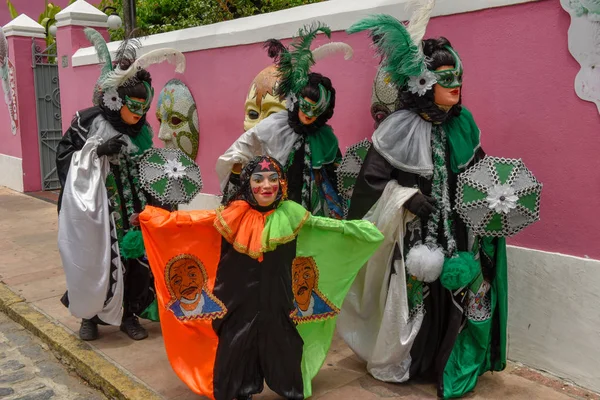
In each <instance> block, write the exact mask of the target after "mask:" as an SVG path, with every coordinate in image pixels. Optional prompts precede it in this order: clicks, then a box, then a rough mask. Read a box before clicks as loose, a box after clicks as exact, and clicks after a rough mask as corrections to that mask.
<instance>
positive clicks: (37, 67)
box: [32, 41, 62, 190]
mask: <svg viewBox="0 0 600 400" xmlns="http://www.w3.org/2000/svg"><path fill="white" fill-rule="evenodd" d="M32 52H33V77H34V84H35V97H36V109H37V123H38V134H39V145H40V166H41V173H42V190H52V189H59V188H60V183H59V181H58V174H57V172H56V148H57V146H58V142H59V141H60V139H61V137H62V125H61V114H60V87H59V85H58V65H57V63H56V60H57V55H56V43H54V44H52V45H50V46H48V47H47V48H46V49H45V50H42V49H41V48H40V47H39V46H37V45H36V44H35V41H34V42H33V45H32Z"/></svg>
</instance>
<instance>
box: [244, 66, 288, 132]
mask: <svg viewBox="0 0 600 400" xmlns="http://www.w3.org/2000/svg"><path fill="white" fill-rule="evenodd" d="M277 78H278V77H277V68H276V67H275V66H274V65H270V66H268V67H267V68H265V69H263V70H262V71H260V72H259V74H258V75H257V76H256V78H254V80H253V81H252V84H251V85H250V91H249V92H248V96H247V97H246V107H245V109H246V116H245V118H244V130H246V131H247V130H248V129H250V128H252V127H254V126H255V125H256V124H258V123H259V122H260V121H262V120H263V119H265V118H267V117H268V116H269V115H271V114H275V113H277V112H279V111H283V110H285V109H286V108H285V99H284V100H279V98H278V97H277V96H276V95H275V89H276V88H277V83H278V80H277Z"/></svg>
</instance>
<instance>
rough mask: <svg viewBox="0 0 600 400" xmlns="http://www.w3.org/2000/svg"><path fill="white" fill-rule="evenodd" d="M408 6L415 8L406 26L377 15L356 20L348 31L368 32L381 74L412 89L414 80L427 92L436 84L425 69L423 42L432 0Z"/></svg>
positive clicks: (431, 8) (419, 0) (400, 85)
mask: <svg viewBox="0 0 600 400" xmlns="http://www.w3.org/2000/svg"><path fill="white" fill-rule="evenodd" d="M410 4H416V5H417V8H416V10H415V11H414V12H413V14H412V17H411V18H410V20H409V22H408V25H404V24H403V23H402V22H400V21H398V20H397V19H396V18H394V17H392V16H390V15H384V14H379V15H372V16H369V17H367V18H365V19H362V20H360V21H358V22H357V23H355V24H354V25H352V26H351V27H350V28H349V29H348V30H347V32H348V33H350V34H352V33H357V32H362V31H365V30H368V31H370V34H371V37H372V39H373V42H374V44H375V47H376V48H377V53H378V55H380V56H382V59H383V61H382V69H383V71H384V72H386V73H387V74H388V76H389V77H390V79H391V81H392V82H393V83H395V84H396V85H397V86H398V87H404V86H405V85H407V84H408V86H409V89H411V90H412V88H413V86H414V85H412V84H411V83H415V81H416V83H420V84H423V85H425V87H426V88H427V90H429V89H431V87H432V86H433V85H434V84H435V83H436V79H435V75H434V74H433V73H432V72H431V71H428V70H427V60H426V57H425V55H424V54H423V44H422V42H423V37H424V36H425V30H426V29H427V24H428V23H429V19H430V18H431V12H432V10H433V7H434V6H435V0H417V1H413V2H411V3H410ZM419 88H421V86H419ZM425 91H426V90H424V91H422V93H421V91H419V94H420V95H422V94H424V93H425Z"/></svg>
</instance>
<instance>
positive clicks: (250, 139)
mask: <svg viewBox="0 0 600 400" xmlns="http://www.w3.org/2000/svg"><path fill="white" fill-rule="evenodd" d="M298 136H299V135H298V134H297V133H296V132H294V130H293V129H292V127H291V126H290V125H289V124H288V112H287V110H284V111H280V112H278V113H276V114H273V115H271V116H270V117H268V118H266V119H264V120H262V121H261V122H260V123H259V124H258V125H256V126H255V127H253V128H251V129H248V130H247V131H246V132H245V133H244V134H242V136H240V137H239V138H238V139H237V140H236V141H235V142H233V144H232V145H231V147H229V149H227V151H226V152H225V154H223V155H222V156H221V157H219V159H218V160H217V166H216V170H217V175H218V176H219V182H221V190H225V186H226V185H227V182H228V181H229V175H230V174H231V168H233V166H234V165H235V164H242V165H246V164H247V163H248V162H249V161H250V160H251V159H253V158H254V157H256V156H262V155H268V156H271V157H273V158H275V159H276V160H277V161H279V162H280V163H281V165H286V164H287V161H288V157H289V155H290V152H291V151H292V147H293V146H294V142H295V141H296V139H297V138H298Z"/></svg>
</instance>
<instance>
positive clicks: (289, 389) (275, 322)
mask: <svg viewBox="0 0 600 400" xmlns="http://www.w3.org/2000/svg"><path fill="white" fill-rule="evenodd" d="M286 190H287V182H286V180H285V172H284V171H283V168H282V167H281V165H280V164H279V163H278V162H277V161H276V160H275V159H274V158H271V157H268V156H259V157H256V158H253V159H252V160H250V162H249V163H248V164H247V165H246V167H245V168H244V169H243V171H242V172H241V175H240V187H239V189H238V191H237V193H236V194H235V196H234V197H232V199H231V200H230V201H229V203H228V204H227V205H226V206H225V207H221V208H220V209H218V210H216V211H191V212H183V211H179V212H173V213H168V212H166V211H165V210H161V209H157V208H153V207H147V209H146V211H144V212H143V213H142V214H141V216H140V220H141V222H142V230H143V232H144V241H145V243H146V248H147V249H148V257H149V260H150V265H151V267H152V270H153V272H154V274H155V276H156V288H157V298H158V303H159V310H160V321H161V325H162V329H163V335H164V338H165V346H166V349H167V355H168V356H169V360H170V361H171V365H172V366H173V369H174V370H175V371H176V372H177V374H178V375H179V377H180V378H181V379H182V380H184V381H185V383H186V384H187V385H188V386H189V387H190V388H191V389H192V390H194V391H195V392H196V393H198V394H202V395H205V396H209V397H211V398H216V399H217V400H231V399H233V398H236V399H238V400H242V399H248V398H250V397H251V395H253V394H255V393H260V392H261V391H262V390H263V381H266V383H267V385H268V386H269V387H270V388H271V389H272V390H273V391H275V392H276V393H277V394H279V395H280V396H282V397H284V398H287V399H303V398H305V397H309V396H310V395H311V394H312V388H311V381H312V379H313V378H314V376H315V375H316V374H317V372H318V371H319V369H320V367H321V365H322V364H323V362H324V361H325V356H326V354H327V351H328V349H329V346H330V344H331V340H332V338H333V331H334V328H335V321H336V317H337V314H338V312H339V307H340V306H341V303H342V301H343V298H344V296H345V295H346V292H347V291H348V288H349V287H350V285H351V283H352V281H353V279H354V277H355V276H356V273H357V272H358V270H359V269H360V268H361V266H362V264H363V263H364V262H365V261H366V260H367V259H368V257H369V256H370V255H371V254H372V253H373V251H375V249H376V248H377V246H378V245H379V243H380V241H381V240H382V239H383V236H382V235H381V233H380V232H379V231H378V230H377V228H375V226H374V225H373V224H371V223H370V222H368V221H340V220H335V219H330V218H323V217H315V216H312V215H311V214H310V213H309V212H308V211H306V210H305V209H304V208H303V207H302V206H300V205H299V204H297V203H295V202H293V201H285V198H286ZM348 249H352V252H349V251H348Z"/></svg>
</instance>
